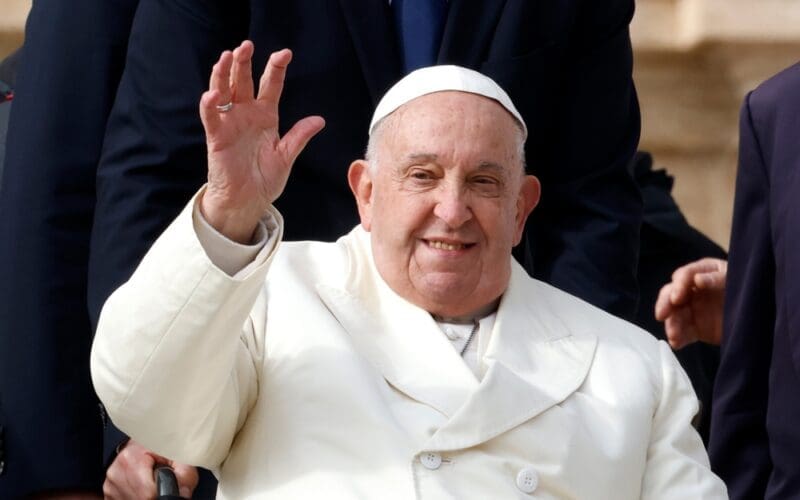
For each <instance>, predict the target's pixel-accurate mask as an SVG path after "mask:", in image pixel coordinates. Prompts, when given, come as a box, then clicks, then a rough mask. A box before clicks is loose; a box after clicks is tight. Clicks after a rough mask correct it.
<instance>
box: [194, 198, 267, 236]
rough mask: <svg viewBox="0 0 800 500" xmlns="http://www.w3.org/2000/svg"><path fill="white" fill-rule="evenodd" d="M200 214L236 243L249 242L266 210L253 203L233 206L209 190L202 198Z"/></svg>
mask: <svg viewBox="0 0 800 500" xmlns="http://www.w3.org/2000/svg"><path fill="white" fill-rule="evenodd" d="M199 209H200V215H201V216H202V217H203V218H204V219H205V220H206V222H208V223H209V224H210V225H211V227H213V228H214V229H215V230H216V231H218V232H219V233H220V234H221V235H223V236H224V237H226V238H228V239H229V240H231V241H235V242H236V243H241V244H243V245H247V244H249V243H250V242H251V241H252V239H253V234H254V233H255V231H256V229H257V228H258V222H259V221H260V220H261V217H262V216H263V213H264V210H259V209H258V208H257V207H254V206H253V205H245V206H231V205H230V204H229V203H226V202H224V201H221V200H220V198H219V197H218V196H215V194H214V193H212V192H211V191H209V190H207V191H205V192H204V193H203V194H202V195H201V198H200V204H199Z"/></svg>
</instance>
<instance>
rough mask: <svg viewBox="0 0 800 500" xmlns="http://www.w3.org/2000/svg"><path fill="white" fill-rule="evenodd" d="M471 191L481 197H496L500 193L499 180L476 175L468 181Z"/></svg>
mask: <svg viewBox="0 0 800 500" xmlns="http://www.w3.org/2000/svg"><path fill="white" fill-rule="evenodd" d="M469 184H470V185H471V186H472V189H473V190H474V191H475V192H476V193H478V194H480V195H481V196H487V197H497V196H499V195H500V193H501V191H502V186H503V183H502V181H501V179H498V178H497V177H493V176H490V175H476V176H475V177H472V178H470V179H469Z"/></svg>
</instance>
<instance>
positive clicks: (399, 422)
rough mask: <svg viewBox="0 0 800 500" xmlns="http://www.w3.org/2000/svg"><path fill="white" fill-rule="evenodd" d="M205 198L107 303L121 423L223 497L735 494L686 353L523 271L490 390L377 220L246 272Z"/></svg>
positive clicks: (281, 250)
mask: <svg viewBox="0 0 800 500" xmlns="http://www.w3.org/2000/svg"><path fill="white" fill-rule="evenodd" d="M191 207H192V206H191V204H190V206H189V207H187V209H186V210H184V212H183V213H182V214H181V215H180V217H179V218H178V219H177V220H176V221H175V222H174V223H173V224H172V226H171V227H170V228H169V229H168V230H167V231H166V232H165V233H164V234H163V235H162V236H161V237H160V239H159V240H158V241H157V242H156V243H155V245H154V246H153V248H152V249H151V250H150V252H149V253H148V254H147V256H146V257H145V259H144V261H143V262H142V264H141V265H140V267H139V269H138V270H137V271H136V273H135V274H134V275H133V277H132V278H131V280H130V281H129V282H128V283H127V284H125V285H124V286H122V287H121V288H120V289H119V290H117V291H116V292H115V293H114V294H113V295H112V297H111V298H110V299H109V300H108V302H107V303H106V305H105V308H104V309H103V313H102V316H101V320H100V326H99V329H98V332H97V336H96V338H95V343H94V347H93V350H92V376H93V379H94V383H95V387H96V389H97V392H98V394H99V395H100V398H101V399H102V400H103V402H104V403H105V404H106V408H107V410H108V412H109V414H110V415H111V417H112V419H113V421H114V422H115V423H116V424H117V425H118V426H119V427H120V428H121V429H123V430H124V431H126V432H127V433H129V434H130V436H131V437H132V438H133V439H136V440H138V441H140V442H141V443H142V444H143V445H144V446H146V447H149V448H151V449H152V450H154V451H155V452H157V453H160V454H163V455H165V456H168V457H171V458H173V459H175V460H178V461H182V462H187V463H192V464H197V465H203V466H206V467H209V468H212V469H214V470H216V471H217V472H218V476H219V479H220V486H219V497H220V498H230V499H245V498H277V499H294V498H300V499H304V498H380V499H413V498H426V499H427V498H433V499H469V498H476V499H495V498H497V499H505V498H540V499H546V498H576V499H614V500H623V499H635V498H654V499H680V500H684V499H701V498H726V493H725V487H724V485H723V484H722V483H721V481H720V480H719V479H718V478H717V477H716V476H714V475H713V474H712V473H711V471H710V470H709V468H708V461H707V457H706V453H705V451H704V449H703V445H702V443H701V441H700V438H699V437H698V435H697V434H696V433H695V431H694V430H693V429H692V427H691V426H690V420H691V418H692V416H693V415H694V413H695V412H696V410H697V403H696V399H695V396H694V393H693V392H692V389H691V386H690V384H689V381H688V379H687V377H686V375H685V374H684V372H683V371H682V369H681V368H680V366H679V365H678V363H677V361H676V359H675V357H674V356H673V354H672V352H671V351H670V349H669V348H668V347H667V346H666V345H665V344H664V343H663V342H657V341H656V340H655V339H653V338H652V337H651V336H650V335H649V334H647V333H646V332H644V331H641V330H639V329H638V328H636V327H634V326H632V325H630V324H628V323H626V322H624V321H622V320H620V319H617V318H615V317H613V316H610V315H608V314H606V313H604V312H602V311H600V310H598V309H596V308H594V307H592V306H590V305H588V304H586V303H584V302H582V301H580V300H578V299H576V298H574V297H572V296H570V295H568V294H566V293H564V292H561V291H559V290H556V289H555V288H553V287H551V286H549V285H546V284H544V283H541V282H539V281H536V280H534V279H531V278H529V277H528V276H527V274H526V273H525V272H524V270H523V269H522V268H521V267H520V266H518V265H517V264H516V263H514V264H512V266H513V270H512V277H511V282H510V284H509V286H508V289H507V291H506V292H505V294H504V295H503V297H502V300H501V302H500V306H499V309H498V311H497V317H496V321H495V324H494V329H493V331H492V333H491V338H490V341H489V344H488V347H487V350H486V354H485V356H484V358H483V362H484V363H485V364H486V366H487V367H488V369H487V371H486V373H485V376H484V377H483V378H482V380H481V381H478V380H477V379H476V377H475V376H474V374H473V373H472V372H471V371H470V369H469V368H468V367H467V366H466V364H465V363H464V362H463V360H462V359H461V358H460V357H459V355H458V353H457V352H456V351H455V350H454V349H453V348H452V346H451V344H450V343H449V341H448V340H447V339H446V337H445V336H444V335H443V334H442V332H441V330H440V329H439V328H438V326H437V324H436V323H435V322H434V320H433V319H432V318H431V316H430V314H428V313H427V312H426V311H424V310H422V309H420V308H419V307H416V306H414V305H412V304H411V303H409V302H407V301H406V300H404V299H403V298H401V297H400V296H398V295H397V294H395V293H394V292H393V291H392V290H391V289H390V288H389V287H388V285H386V283H385V282H384V281H383V280H382V279H381V277H380V276H379V275H378V273H377V271H376V269H375V267H374V263H373V261H372V258H371V250H370V243H369V234H368V233H366V232H365V231H364V230H363V229H361V228H360V227H357V228H356V229H354V230H353V231H352V232H351V233H350V234H348V235H347V236H344V237H343V238H341V239H340V240H339V241H337V242H336V243H319V242H298V243H282V244H280V246H279V247H277V244H276V243H275V240H277V239H278V238H279V236H280V231H276V233H278V234H277V235H276V237H274V238H273V239H272V240H271V241H270V243H268V245H267V246H266V247H265V248H264V249H263V250H262V251H261V252H260V253H259V255H258V256H257V257H256V259H255V262H253V263H252V264H250V265H248V266H247V268H246V269H244V270H243V271H241V272H240V273H238V274H237V275H236V276H235V277H233V278H232V277H230V276H228V275H227V274H225V273H224V272H223V271H221V270H220V269H219V268H217V267H216V266H215V265H214V264H212V262H211V261H210V260H209V258H208V257H207V256H206V253H205V252H204V250H203V247H202V246H201V244H200V243H199V241H198V239H197V236H196V234H195V231H194V229H193V225H192V213H191V211H192V208H191Z"/></svg>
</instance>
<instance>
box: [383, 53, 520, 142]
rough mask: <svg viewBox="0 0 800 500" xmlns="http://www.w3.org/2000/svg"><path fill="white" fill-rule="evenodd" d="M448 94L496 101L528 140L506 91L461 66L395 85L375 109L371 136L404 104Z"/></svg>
mask: <svg viewBox="0 0 800 500" xmlns="http://www.w3.org/2000/svg"><path fill="white" fill-rule="evenodd" d="M447 90H456V91H460V92H469V93H471V94H478V95H482V96H484V97H488V98H489V99H494V100H495V101H497V102H498V103H499V104H500V105H501V106H503V107H504V108H506V110H507V111H508V112H509V113H511V115H512V116H513V117H514V118H515V119H516V120H517V121H518V122H519V124H520V125H521V126H522V133H523V138H527V137H528V127H526V126H525V121H524V120H523V119H522V115H520V114H519V111H517V108H515V107H514V103H513V102H511V98H510V97H508V94H506V91H505V90H503V89H502V88H500V85H498V84H497V83H495V81H494V80H492V79H491V78H489V77H488V76H486V75H483V74H481V73H478V72H477V71H473V70H471V69H467V68H462V67H461V66H429V67H427V68H420V69H418V70H416V71H413V72H411V73H409V74H408V75H406V76H405V77H404V78H403V79H402V80H400V81H399V82H397V83H395V84H394V85H393V86H392V88H390V89H389V91H388V92H386V94H384V96H383V98H382V99H381V102H379V103H378V107H377V108H375V114H373V115H372V122H370V124H369V134H370V135H372V132H373V130H375V125H377V123H378V122H379V121H381V120H382V119H383V118H385V117H386V116H388V115H390V114H392V112H394V110H396V109H397V108H399V107H400V106H402V105H403V104H405V103H407V102H409V101H411V100H413V99H416V98H417V97H422V96H424V95H426V94H432V93H434V92H443V91H447Z"/></svg>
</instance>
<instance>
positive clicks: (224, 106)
mask: <svg viewBox="0 0 800 500" xmlns="http://www.w3.org/2000/svg"><path fill="white" fill-rule="evenodd" d="M216 108H217V111H219V112H220V113H227V112H228V111H230V110H232V109H233V101H228V102H226V103H225V104H217V106H216Z"/></svg>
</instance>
